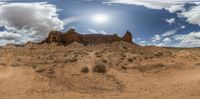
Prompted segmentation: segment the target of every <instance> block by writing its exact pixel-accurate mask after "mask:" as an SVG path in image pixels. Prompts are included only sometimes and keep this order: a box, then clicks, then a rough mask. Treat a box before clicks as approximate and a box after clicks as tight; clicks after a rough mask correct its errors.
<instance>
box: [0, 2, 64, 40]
mask: <svg viewBox="0 0 200 99" xmlns="http://www.w3.org/2000/svg"><path fill="white" fill-rule="evenodd" d="M57 11H58V10H57V9H56V6H55V5H52V4H48V3H46V2H36V3H4V4H2V5H0V27H5V31H4V32H1V39H5V40H6V39H7V40H8V38H9V39H13V40H14V41H16V40H15V38H14V37H15V36H16V38H17V37H18V36H19V35H21V36H22V37H21V38H20V41H16V42H15V43H19V42H21V43H24V42H26V41H27V40H38V41H39V40H42V39H44V38H45V37H46V36H47V35H48V33H49V32H50V31H51V30H61V29H63V22H62V21H61V20H60V19H59V18H58V14H57ZM17 35H18V36H17Z"/></svg>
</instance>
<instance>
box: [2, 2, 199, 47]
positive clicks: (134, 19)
mask: <svg viewBox="0 0 200 99" xmlns="http://www.w3.org/2000/svg"><path fill="white" fill-rule="evenodd" d="M97 15H103V16H105V17H106V22H102V23H98V22H97V21H98V19H97V20H94V19H93V17H94V16H97ZM69 27H75V28H76V30H77V31H78V32H80V33H84V34H85V33H103V34H113V33H117V34H118V35H120V36H122V35H123V34H124V32H125V31H126V30H129V31H131V32H132V34H133V38H134V41H135V42H136V43H138V44H140V45H157V46H174V47H200V0H170V1H169V0H168V1H160V0H142V1H141V0H0V45H5V44H7V43H17V44H23V43H25V42H26V41H40V40H42V39H44V38H45V37H47V35H48V32H49V31H51V30H60V31H63V32H64V31H67V29H68V28H69Z"/></svg>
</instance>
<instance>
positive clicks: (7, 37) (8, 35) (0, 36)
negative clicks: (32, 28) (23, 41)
mask: <svg viewBox="0 0 200 99" xmlns="http://www.w3.org/2000/svg"><path fill="white" fill-rule="evenodd" d="M21 37H22V35H20V34H15V33H9V32H7V31H2V32H0V39H4V40H19V39H20V38H21Z"/></svg>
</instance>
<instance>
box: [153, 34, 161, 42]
mask: <svg viewBox="0 0 200 99" xmlns="http://www.w3.org/2000/svg"><path fill="white" fill-rule="evenodd" d="M151 39H152V42H157V41H160V40H161V39H162V38H161V36H160V35H154V37H152V38H151Z"/></svg>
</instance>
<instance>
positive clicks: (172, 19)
mask: <svg viewBox="0 0 200 99" xmlns="http://www.w3.org/2000/svg"><path fill="white" fill-rule="evenodd" d="M165 21H166V22H167V23H169V24H170V25H171V24H174V23H175V18H171V19H165Z"/></svg>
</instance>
